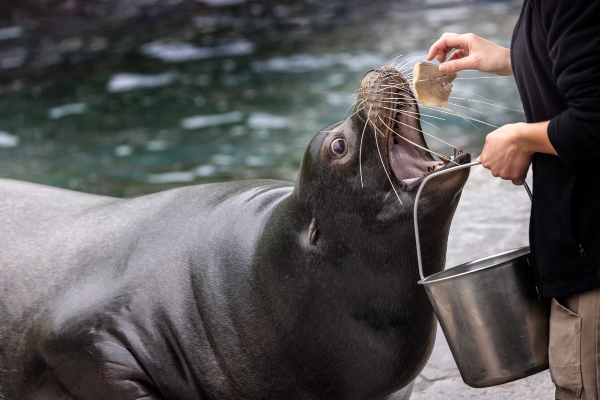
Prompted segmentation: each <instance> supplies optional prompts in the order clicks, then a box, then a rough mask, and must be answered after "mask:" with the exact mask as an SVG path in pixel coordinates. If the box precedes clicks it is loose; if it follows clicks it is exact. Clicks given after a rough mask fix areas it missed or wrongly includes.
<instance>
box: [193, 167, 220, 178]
mask: <svg viewBox="0 0 600 400" xmlns="http://www.w3.org/2000/svg"><path fill="white" fill-rule="evenodd" d="M215 172H217V167H215V166H214V165H210V164H206V165H199V166H198V167H196V168H194V173H195V174H196V176H211V175H213V174H214V173H215Z"/></svg>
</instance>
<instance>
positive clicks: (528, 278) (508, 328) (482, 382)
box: [414, 162, 550, 388]
mask: <svg viewBox="0 0 600 400" xmlns="http://www.w3.org/2000/svg"><path fill="white" fill-rule="evenodd" d="M474 165H479V163H476V162H475V163H470V164H466V165H461V166H459V167H456V168H452V169H448V170H444V171H440V172H438V173H433V174H431V175H429V176H427V177H426V178H425V179H424V180H423V183H422V184H421V187H420V188H419V190H418V192H417V196H416V198H415V206H414V218H415V237H416V241H417V258H418V262H419V273H420V275H421V280H420V281H419V284H421V285H423V286H424V287H425V290H426V292H427V295H428V296H429V300H430V301H431V305H432V306H433V309H434V311H435V314H436V315H437V318H438V320H439V322H440V325H441V326H442V330H443V332H444V335H445V336H446V340H447V341H448V344H449V346H450V350H451V351H452V355H453V356H454V360H455V361H456V364H457V365H458V370H459V371H460V374H461V376H462V379H463V381H464V382H465V383H466V384H467V385H469V386H471V387H475V388H482V387H488V386H494V385H499V384H501V383H506V382H511V381H514V380H517V379H521V378H524V377H526V376H530V375H533V374H536V373H538V372H540V371H543V370H545V369H547V368H548V338H549V333H548V327H549V319H550V302H549V301H548V300H545V299H539V297H538V294H537V291H536V288H535V279H534V272H533V268H532V266H531V263H530V253H529V247H522V248H520V249H515V250H510V251H507V252H504V253H500V254H496V255H493V256H489V257H485V258H482V259H479V260H476V261H471V262H468V263H466V264H462V265H459V266H457V267H454V268H450V269H447V270H445V271H442V272H438V273H437V274H433V275H431V276H429V277H427V278H425V277H424V276H423V265H422V260H421V249H420V247H421V246H420V242H419V225H418V219H417V208H418V203H419V197H420V195H421V190H422V189H423V187H424V186H425V184H426V183H427V181H428V180H429V179H431V178H434V177H436V176H439V175H443V174H445V173H449V172H452V171H454V170H456V169H462V168H469V167H472V166H474ZM526 189H527V191H528V193H529V195H530V196H531V192H530V191H529V188H528V187H526Z"/></svg>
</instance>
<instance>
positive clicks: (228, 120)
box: [181, 111, 244, 130]
mask: <svg viewBox="0 0 600 400" xmlns="http://www.w3.org/2000/svg"><path fill="white" fill-rule="evenodd" d="M243 118H244V114H243V113H242V112H241V111H232V112H228V113H223V114H212V115H196V116H194V117H189V118H184V119H182V120H181V127H182V128H183V129H190V130H191V129H200V128H206V127H208V126H217V125H225V124H233V123H236V122H240V121H241V120H242V119H243Z"/></svg>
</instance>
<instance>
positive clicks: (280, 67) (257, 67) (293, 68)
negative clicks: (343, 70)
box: [252, 52, 386, 73]
mask: <svg viewBox="0 0 600 400" xmlns="http://www.w3.org/2000/svg"><path fill="white" fill-rule="evenodd" d="M385 61H386V60H385V59H384V58H383V57H381V56H379V55H376V54H373V53H367V52H361V53H357V54H348V53H339V54H321V55H315V54H296V55H293V56H289V57H274V58H271V59H269V60H265V61H255V62H253V63H252V70H253V71H254V72H267V71H275V72H296V73H297V72H309V71H317V70H322V69H327V68H331V67H333V66H336V65H341V66H345V67H347V68H348V69H349V70H352V71H363V70H365V69H367V70H368V69H369V68H375V67H378V66H380V65H382V64H383V63H385Z"/></svg>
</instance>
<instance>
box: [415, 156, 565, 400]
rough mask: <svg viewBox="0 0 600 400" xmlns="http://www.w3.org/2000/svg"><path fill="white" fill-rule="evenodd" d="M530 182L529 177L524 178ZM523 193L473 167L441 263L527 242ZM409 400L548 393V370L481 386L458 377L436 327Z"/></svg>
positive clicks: (551, 387) (457, 261)
mask: <svg viewBox="0 0 600 400" xmlns="http://www.w3.org/2000/svg"><path fill="white" fill-rule="evenodd" d="M528 181H529V182H530V179H528ZM529 210H530V204H529V198H528V197H527V194H526V193H525V190H524V189H523V188H522V187H517V186H514V185H512V184H511V183H510V182H505V181H502V180H500V179H495V178H493V177H492V175H491V173H490V172H489V171H487V170H485V169H483V168H482V167H473V168H472V169H471V176H470V178H469V181H468V182H467V185H466V186H465V189H464V191H463V195H462V198H461V202H460V204H459V206H458V209H457V211H456V215H455V216H454V220H453V222H452V228H451V229H450V239H449V241H448V254H447V261H446V268H450V267H453V266H456V265H459V264H461V263H464V262H467V261H472V260H475V259H477V258H481V257H485V256H488V255H492V254H496V253H499V252H502V251H505V250H510V249H513V248H516V247H521V246H526V245H527V244H528V225H529ZM411 399H412V400H425V399H427V400H442V399H444V400H454V399H493V400H495V399H519V400H529V399H531V400H533V399H535V400H542V399H554V385H553V384H552V381H551V380H550V374H549V372H548V371H544V372H541V373H539V374H536V375H533V376H530V377H528V378H525V379H521V380H518V381H515V382H510V383H506V384H504V385H499V386H494V387H490V388H484V389H474V388H471V387H469V386H467V385H466V384H465V383H464V382H463V381H462V379H461V378H460V373H459V372H458V369H457V367H456V363H455V362H454V359H453V357H452V354H451V353H450V348H449V347H448V343H447V342H446V339H445V338H444V335H443V333H442V331H441V329H439V327H438V334H437V338H436V342H435V348H434V350H433V354H432V355H431V358H430V359H429V362H428V363H427V366H426V367H425V369H423V371H422V372H421V374H420V375H419V377H418V378H417V381H416V384H415V388H414V391H413V395H412V397H411Z"/></svg>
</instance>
